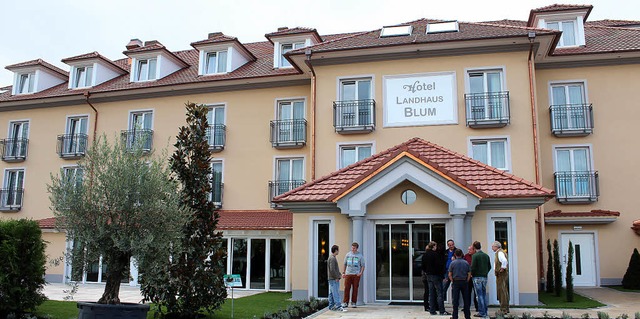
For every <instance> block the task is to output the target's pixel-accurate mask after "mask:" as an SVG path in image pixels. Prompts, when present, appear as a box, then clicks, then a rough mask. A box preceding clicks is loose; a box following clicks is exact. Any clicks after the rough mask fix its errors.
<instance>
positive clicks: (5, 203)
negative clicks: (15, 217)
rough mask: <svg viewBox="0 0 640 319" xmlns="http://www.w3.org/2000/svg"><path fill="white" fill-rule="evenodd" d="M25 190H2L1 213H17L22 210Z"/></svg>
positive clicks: (0, 197) (0, 195) (0, 199)
mask: <svg viewBox="0 0 640 319" xmlns="http://www.w3.org/2000/svg"><path fill="white" fill-rule="evenodd" d="M23 194H24V189H15V188H3V189H0V212H17V211H19V210H20V209H21V208H22V195H23Z"/></svg>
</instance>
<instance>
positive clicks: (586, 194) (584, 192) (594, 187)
mask: <svg viewBox="0 0 640 319" xmlns="http://www.w3.org/2000/svg"><path fill="white" fill-rule="evenodd" d="M555 155H556V158H555V160H556V173H555V179H556V180H555V182H556V193H557V196H556V198H557V200H558V201H560V202H562V201H572V200H574V199H578V200H586V201H595V200H597V196H598V174H597V172H595V171H593V168H592V164H591V152H590V149H589V147H587V146H580V147H560V148H556V149H555Z"/></svg>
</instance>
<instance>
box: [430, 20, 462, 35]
mask: <svg viewBox="0 0 640 319" xmlns="http://www.w3.org/2000/svg"><path fill="white" fill-rule="evenodd" d="M458 31H459V30H458V21H446V22H432V23H427V34H429V33H443V32H458Z"/></svg>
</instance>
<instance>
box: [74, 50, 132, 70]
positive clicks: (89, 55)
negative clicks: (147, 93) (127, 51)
mask: <svg viewBox="0 0 640 319" xmlns="http://www.w3.org/2000/svg"><path fill="white" fill-rule="evenodd" d="M90 59H100V60H102V61H104V62H107V63H109V64H110V65H112V66H114V67H116V68H117V69H119V70H122V71H124V72H125V73H126V72H129V71H128V70H126V69H123V68H122V67H121V66H119V65H117V64H115V63H114V62H113V61H111V60H109V59H107V58H105V57H104V56H103V55H101V54H100V53H98V52H96V51H93V52H91V53H86V54H81V55H76V56H72V57H70V58H66V59H62V62H63V63H67V64H68V62H73V61H82V60H90Z"/></svg>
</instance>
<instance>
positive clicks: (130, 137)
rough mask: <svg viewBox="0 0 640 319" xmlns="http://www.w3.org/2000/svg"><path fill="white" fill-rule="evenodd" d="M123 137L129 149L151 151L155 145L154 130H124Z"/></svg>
mask: <svg viewBox="0 0 640 319" xmlns="http://www.w3.org/2000/svg"><path fill="white" fill-rule="evenodd" d="M122 139H123V141H124V142H125V143H126V144H125V145H126V146H127V149H129V150H134V149H135V148H140V149H142V151H144V152H149V151H151V148H152V147H153V130H148V129H136V130H126V131H122Z"/></svg>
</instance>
